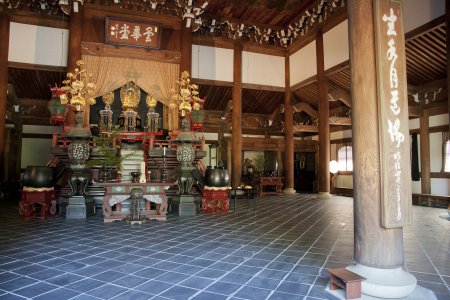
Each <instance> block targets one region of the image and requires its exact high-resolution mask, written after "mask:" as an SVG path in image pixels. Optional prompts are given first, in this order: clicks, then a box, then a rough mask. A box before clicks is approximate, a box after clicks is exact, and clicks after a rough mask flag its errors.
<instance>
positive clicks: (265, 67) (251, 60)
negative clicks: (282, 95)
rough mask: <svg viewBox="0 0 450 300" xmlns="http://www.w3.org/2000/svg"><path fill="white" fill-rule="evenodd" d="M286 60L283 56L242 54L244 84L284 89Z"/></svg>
mask: <svg viewBox="0 0 450 300" xmlns="http://www.w3.org/2000/svg"><path fill="white" fill-rule="evenodd" d="M284 66H285V59H284V57H282V56H274V55H267V54H259V53H252V52H246V51H244V52H243V53H242V82H243V83H252V84H261V85H269V86H277V87H284V86H285V79H284Z"/></svg>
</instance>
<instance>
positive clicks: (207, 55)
mask: <svg viewBox="0 0 450 300" xmlns="http://www.w3.org/2000/svg"><path fill="white" fill-rule="evenodd" d="M192 77H193V78H200V79H208V80H218V81H229V82H231V81H233V50H231V49H222V48H214V47H207V46H199V45H192Z"/></svg>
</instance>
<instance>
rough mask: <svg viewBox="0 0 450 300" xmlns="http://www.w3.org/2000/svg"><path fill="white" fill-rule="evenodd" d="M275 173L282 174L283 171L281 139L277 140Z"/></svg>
mask: <svg viewBox="0 0 450 300" xmlns="http://www.w3.org/2000/svg"><path fill="white" fill-rule="evenodd" d="M277 148H278V149H277V165H278V167H277V175H278V176H280V177H281V176H282V174H283V172H284V168H283V145H282V144H281V140H280V141H278V147H277Z"/></svg>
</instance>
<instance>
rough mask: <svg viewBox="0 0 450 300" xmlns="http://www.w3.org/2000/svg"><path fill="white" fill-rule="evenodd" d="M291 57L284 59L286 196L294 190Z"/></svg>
mask: <svg viewBox="0 0 450 300" xmlns="http://www.w3.org/2000/svg"><path fill="white" fill-rule="evenodd" d="M290 74H291V73H290V62H289V56H286V57H285V59H284V78H285V83H284V160H285V164H284V171H285V173H284V190H283V193H284V194H287V195H289V194H295V190H294V112H293V106H292V92H291V75H290Z"/></svg>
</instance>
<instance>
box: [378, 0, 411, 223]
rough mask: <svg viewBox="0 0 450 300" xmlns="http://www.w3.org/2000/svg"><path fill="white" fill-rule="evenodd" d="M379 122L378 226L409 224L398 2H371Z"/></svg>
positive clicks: (402, 48)
mask: <svg viewBox="0 0 450 300" xmlns="http://www.w3.org/2000/svg"><path fill="white" fill-rule="evenodd" d="M373 3H374V9H375V18H374V22H375V42H376V43H375V44H376V47H377V49H376V58H377V60H376V61H377V88H378V114H379V116H378V117H379V120H380V123H379V124H380V130H379V135H380V136H379V138H380V147H381V149H380V153H381V157H380V158H381V185H382V186H381V188H382V192H381V197H382V201H381V203H382V216H381V220H382V225H383V227H385V228H395V227H403V226H404V225H407V224H410V223H411V166H410V153H409V151H410V150H409V124H408V97H407V92H406V64H405V40H404V36H405V34H404V30H403V23H402V18H403V16H402V7H401V1H399V0H374V1H373Z"/></svg>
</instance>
